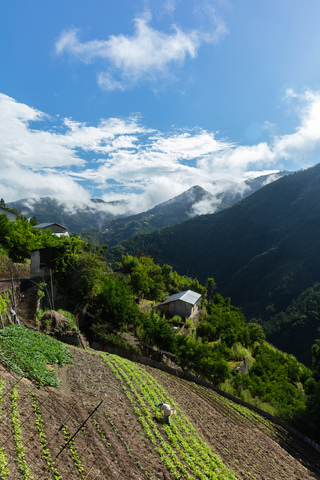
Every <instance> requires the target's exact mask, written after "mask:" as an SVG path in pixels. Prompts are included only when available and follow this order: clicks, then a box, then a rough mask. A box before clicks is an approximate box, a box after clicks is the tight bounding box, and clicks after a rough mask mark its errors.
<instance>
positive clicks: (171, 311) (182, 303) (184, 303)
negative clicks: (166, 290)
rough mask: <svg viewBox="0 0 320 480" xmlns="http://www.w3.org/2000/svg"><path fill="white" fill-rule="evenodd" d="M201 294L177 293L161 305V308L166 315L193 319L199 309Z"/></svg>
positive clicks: (189, 291) (191, 292) (187, 291)
mask: <svg viewBox="0 0 320 480" xmlns="http://www.w3.org/2000/svg"><path fill="white" fill-rule="evenodd" d="M200 298H201V295H200V293H197V292H193V291H192V290H186V291H185V292H180V293H175V294H174V295H171V296H170V297H168V298H167V299H166V300H165V301H164V302H162V303H160V305H159V308H160V310H161V311H162V312H163V313H164V314H168V315H179V316H180V317H186V318H188V317H193V315H194V314H195V313H196V312H197V311H198V309H199V300H200Z"/></svg>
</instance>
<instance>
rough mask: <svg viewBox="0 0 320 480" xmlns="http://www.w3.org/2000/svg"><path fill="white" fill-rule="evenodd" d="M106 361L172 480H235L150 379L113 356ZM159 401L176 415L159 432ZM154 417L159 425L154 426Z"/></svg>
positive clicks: (134, 365)
mask: <svg viewBox="0 0 320 480" xmlns="http://www.w3.org/2000/svg"><path fill="white" fill-rule="evenodd" d="M105 360H106V362H107V363H108V365H109V366H110V368H111V370H112V372H113V373H114V375H115V376H116V378H118V379H119V381H120V383H121V384H122V385H123V388H124V392H125V394H126V395H127V397H128V399H129V401H130V403H131V404H132V406H133V409H134V411H135V413H136V415H137V417H138V419H139V421H140V423H141V425H142V428H143V430H144V432H145V434H146V436H147V437H148V438H149V439H150V441H151V442H152V444H153V445H154V447H155V449H156V451H157V452H158V454H159V455H160V458H161V460H162V462H163V463H164V464H165V465H166V467H167V469H168V470H169V471H170V472H171V473H172V475H173V476H174V478H175V479H177V480H179V479H181V478H188V479H189V480H191V479H195V478H198V479H200V480H218V479H220V478H224V479H225V480H227V479H228V480H236V477H235V476H234V474H233V473H232V472H231V471H230V470H228V469H227V468H226V467H225V466H224V465H223V463H222V462H221V460H220V459H219V458H218V457H217V456H216V455H215V454H214V453H213V452H212V451H211V449H210V447H209V446H208V445H207V444H206V443H205V442H204V441H203V440H202V439H201V437H200V436H199V435H198V434H197V433H196V431H195V429H194V427H193V425H192V424H191V422H189V421H188V420H187V418H186V417H184V416H183V415H182V412H181V410H180V409H179V408H178V406H177V405H175V403H174V401H173V400H172V399H171V398H170V397H169V396H168V394H167V392H165V391H164V389H163V388H162V387H161V386H160V385H159V384H158V382H156V380H155V379H154V378H153V377H151V376H150V375H149V374H148V373H147V372H146V371H145V370H143V369H141V368H140V367H139V366H138V365H136V364H133V363H132V362H129V361H127V360H125V359H122V358H119V357H117V356H115V355H109V356H108V357H105ZM159 398H166V399H167V401H168V402H169V403H170V405H171V406H173V407H174V408H175V409H176V410H177V412H178V415H177V416H176V417H175V419H174V424H172V425H171V427H169V426H168V425H163V427H162V428H161V430H162V431H160V427H158V426H157V425H161V420H160V418H161V413H160V412H159V410H158V409H156V408H155V406H154V405H155V403H156V402H158V399H159ZM154 416H156V418H157V419H158V422H159V423H157V422H154V420H153V417H154ZM163 434H165V436H166V438H165V437H164V436H163Z"/></svg>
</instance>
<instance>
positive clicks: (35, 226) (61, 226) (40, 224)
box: [34, 222, 68, 230]
mask: <svg viewBox="0 0 320 480" xmlns="http://www.w3.org/2000/svg"><path fill="white" fill-rule="evenodd" d="M53 225H57V226H58V227H60V228H63V230H68V229H67V228H66V227H64V226H63V225H60V223H56V222H51V223H39V224H38V225H34V228H48V227H52V226H53Z"/></svg>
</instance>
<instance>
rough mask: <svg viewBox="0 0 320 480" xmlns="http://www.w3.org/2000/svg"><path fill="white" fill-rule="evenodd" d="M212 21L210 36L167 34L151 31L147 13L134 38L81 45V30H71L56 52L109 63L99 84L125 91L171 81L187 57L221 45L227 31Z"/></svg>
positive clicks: (113, 37) (170, 5) (112, 38)
mask: <svg viewBox="0 0 320 480" xmlns="http://www.w3.org/2000/svg"><path fill="white" fill-rule="evenodd" d="M167 7H168V8H170V9H171V11H173V8H174V3H173V2H168V3H167ZM212 20H213V23H214V25H215V26H214V28H213V29H212V28H211V30H210V32H202V31H200V30H196V29H194V30H191V31H189V32H184V31H183V30H182V29H180V28H179V27H178V26H177V25H174V24H173V25H172V26H171V31H170V32H169V33H166V32H163V31H159V30H156V29H155V28H152V27H151V26H150V21H151V16H150V14H149V13H145V14H144V15H142V16H140V17H138V18H136V19H135V20H134V24H135V29H134V34H133V35H132V36H127V35H117V36H116V35H111V36H109V38H108V39H107V40H91V41H88V42H81V41H80V40H79V32H78V30H76V29H70V30H67V31H64V32H62V34H61V35H60V37H59V38H58V40H57V42H56V45H55V51H56V53H57V54H58V55H62V54H64V53H68V54H70V55H71V56H72V57H74V58H76V59H79V60H80V61H82V62H85V63H92V62H94V61H95V60H98V59H102V60H104V61H106V62H107V65H108V70H107V71H105V72H100V73H99V74H98V84H99V85H100V87H101V88H104V89H105V90H124V89H126V88H128V87H130V86H132V85H134V84H136V83H137V82H138V81H141V80H143V81H145V80H148V81H152V82H154V81H156V80H157V79H158V78H159V77H161V78H164V77H170V76H171V75H172V68H173V67H174V66H175V67H179V66H181V65H182V64H183V63H184V62H185V60H186V58H187V57H190V58H195V57H196V55H197V52H198V50H199V47H200V46H201V44H203V43H209V42H216V41H218V39H219V38H220V37H221V36H222V35H223V34H224V33H225V32H226V29H225V27H224V26H223V23H222V22H221V21H218V19H217V17H216V16H213V18H212Z"/></svg>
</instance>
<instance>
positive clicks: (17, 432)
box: [10, 388, 33, 480]
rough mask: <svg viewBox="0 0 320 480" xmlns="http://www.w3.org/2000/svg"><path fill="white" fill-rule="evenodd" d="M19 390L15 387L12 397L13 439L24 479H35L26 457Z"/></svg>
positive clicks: (11, 419)
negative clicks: (22, 436) (19, 405)
mask: <svg viewBox="0 0 320 480" xmlns="http://www.w3.org/2000/svg"><path fill="white" fill-rule="evenodd" d="M18 397H19V394H18V390H17V388H13V390H12V392H11V395H10V398H11V413H10V421H11V426H12V432H13V439H14V443H15V446H16V454H17V459H18V466H19V470H20V474H21V478H22V479H23V480H33V477H32V476H31V474H30V467H29V465H28V463H27V461H26V459H25V447H24V445H23V443H22V440H21V422H20V415H19V407H18Z"/></svg>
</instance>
